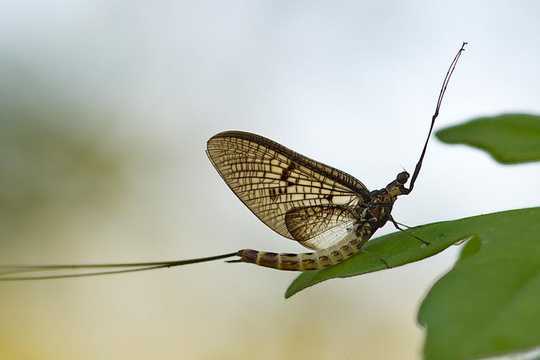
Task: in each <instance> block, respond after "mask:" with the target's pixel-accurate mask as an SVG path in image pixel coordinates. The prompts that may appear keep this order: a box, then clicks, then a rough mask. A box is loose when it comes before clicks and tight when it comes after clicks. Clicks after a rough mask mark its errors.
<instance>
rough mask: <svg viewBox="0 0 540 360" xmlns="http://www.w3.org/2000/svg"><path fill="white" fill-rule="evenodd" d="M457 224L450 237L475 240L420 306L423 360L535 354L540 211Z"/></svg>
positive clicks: (539, 332) (539, 337)
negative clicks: (471, 235)
mask: <svg viewBox="0 0 540 360" xmlns="http://www.w3.org/2000/svg"><path fill="white" fill-rule="evenodd" d="M453 223H454V226H453V228H452V234H455V235H457V234H465V233H474V234H476V235H475V236H474V237H473V239H472V240H470V241H469V242H468V243H467V244H466V246H465V247H464V248H463V250H462V253H461V256H460V259H459V260H458V261H457V263H456V264H455V266H454V268H453V269H452V270H451V271H450V272H449V273H448V274H446V275H445V276H444V277H443V278H441V279H440V280H439V281H438V282H437V283H436V284H435V285H434V286H433V288H432V289H431V290H430V292H429V293H428V295H427V296H426V298H425V299H424V301H423V303H422V305H421V308H420V311H419V316H418V321H419V323H420V324H421V325H423V326H424V327H425V328H426V334H427V336H426V341H425V344H424V359H427V360H430V359H437V360H446V359H448V360H450V359H452V360H460V359H480V358H484V357H488V356H496V355H502V354H509V353H515V352H522V351H525V350H528V349H531V348H533V347H538V346H539V345H540V208H531V209H520V210H512V211H506V212H501V213H495V214H490V215H483V216H477V217H472V218H467V219H462V220H458V221H455V222H453ZM448 235H449V236H451V235H450V234H448Z"/></svg>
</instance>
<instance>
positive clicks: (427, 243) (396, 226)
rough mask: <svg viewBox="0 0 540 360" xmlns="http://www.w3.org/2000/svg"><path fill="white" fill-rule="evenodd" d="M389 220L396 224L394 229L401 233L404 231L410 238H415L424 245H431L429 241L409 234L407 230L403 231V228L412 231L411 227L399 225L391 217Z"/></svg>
mask: <svg viewBox="0 0 540 360" xmlns="http://www.w3.org/2000/svg"><path fill="white" fill-rule="evenodd" d="M389 220H390V221H391V222H392V224H394V227H395V228H396V229H398V230H399V231H403V232H404V233H406V234H408V235H409V236H412V237H413V238H415V239H416V240H418V241H420V242H421V243H422V244H424V245H430V244H431V243H430V242H429V241H426V240H424V239H421V238H419V237H418V236H416V235H414V234H411V233H410V232H408V231H407V230H406V229H403V228H402V227H401V226H404V227H406V228H407V229H410V228H411V227H410V226H407V225H405V224H402V223H399V222H397V221H396V220H394V218H393V217H392V216H390V217H389Z"/></svg>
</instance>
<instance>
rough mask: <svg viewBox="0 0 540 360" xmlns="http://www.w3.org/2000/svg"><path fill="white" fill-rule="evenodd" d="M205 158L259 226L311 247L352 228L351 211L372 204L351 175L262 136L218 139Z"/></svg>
mask: <svg viewBox="0 0 540 360" xmlns="http://www.w3.org/2000/svg"><path fill="white" fill-rule="evenodd" d="M207 154H208V157H209V158H210V161H211V162H212V164H213V165H214V167H215V168H216V170H217V171H218V172H219V174H220V175H221V177H222V178H223V180H225V182H226V183H227V185H228V186H229V187H230V188H231V190H232V191H233V192H234V193H235V194H236V195H237V196H238V198H239V199H240V200H241V201H242V202H243V203H244V204H245V205H246V206H247V207H248V208H249V209H250V210H251V211H252V212H253V213H254V214H255V215H256V216H257V217H258V218H259V219H261V221H263V222H264V223H265V224H266V225H268V226H269V227H270V228H271V229H273V230H274V231H276V232H277V233H279V234H281V235H283V236H285V237H287V238H289V239H293V240H296V241H299V242H300V243H302V244H304V245H305V246H308V247H310V244H309V243H308V242H307V241H308V240H309V239H311V238H314V237H316V236H318V235H320V234H322V233H324V232H325V231H327V230H329V229H331V228H333V227H335V226H338V225H339V224H341V223H344V222H350V221H351V220H352V219H353V214H352V211H350V210H351V209H353V208H354V207H356V206H357V205H360V204H362V203H364V202H367V201H369V198H370V197H369V191H368V190H367V188H366V187H365V186H364V184H362V183H361V182H360V181H359V180H357V179H356V178H354V177H352V176H351V175H348V174H347V173H345V172H343V171H340V170H337V169H335V168H333V167H331V166H328V165H325V164H323V163H320V162H317V161H315V160H312V159H310V158H308V157H305V156H303V155H301V154H299V153H296V152H294V151H292V150H290V149H288V148H286V147H284V146H282V145H280V144H278V143H276V142H274V141H272V140H269V139H267V138H265V137H262V136H259V135H255V134H251V133H247V132H241V131H226V132H223V133H220V134H217V135H215V136H213V137H212V138H211V139H210V140H208V144H207ZM287 219H288V221H287ZM302 219H304V220H302Z"/></svg>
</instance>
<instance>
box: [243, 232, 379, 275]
mask: <svg viewBox="0 0 540 360" xmlns="http://www.w3.org/2000/svg"><path fill="white" fill-rule="evenodd" d="M368 227H369V226H368ZM363 230H368V229H366V228H365V227H364V229H363ZM369 230H371V229H369ZM369 230H368V231H363V232H362V234H361V236H352V237H348V236H347V237H346V238H344V239H343V240H341V241H340V242H338V243H337V244H335V245H333V246H331V247H329V248H327V249H322V250H319V251H316V252H311V253H300V254H278V253H274V252H266V251H258V250H252V249H243V250H240V251H238V256H240V261H243V262H247V263H252V264H257V265H260V266H265V267H269V268H273V269H279V270H290V271H305V270H319V269H324V268H327V267H329V266H332V265H336V264H339V263H340V262H342V261H344V260H346V259H348V258H350V257H351V256H353V255H354V254H356V253H357V252H358V251H360V249H361V248H362V246H363V245H364V243H365V242H366V241H367V240H369V238H370V237H371V234H372V233H373V232H372V231H369Z"/></svg>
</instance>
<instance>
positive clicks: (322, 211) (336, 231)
mask: <svg viewBox="0 0 540 360" xmlns="http://www.w3.org/2000/svg"><path fill="white" fill-rule="evenodd" d="M355 220H356V218H355V217H354V213H353V211H352V209H351V208H349V207H341V206H335V205H321V206H309V207H303V208H293V209H291V210H289V211H287V213H286V214H285V225H286V226H287V230H288V231H289V233H291V235H292V236H293V238H294V239H302V241H301V242H302V245H304V246H306V247H308V248H312V249H322V248H327V247H329V246H330V245H333V244H334V243H335V242H336V241H339V240H341V238H342V237H343V236H345V235H346V234H347V231H346V230H347V229H348V228H352V226H353V224H354V222H355Z"/></svg>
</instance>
